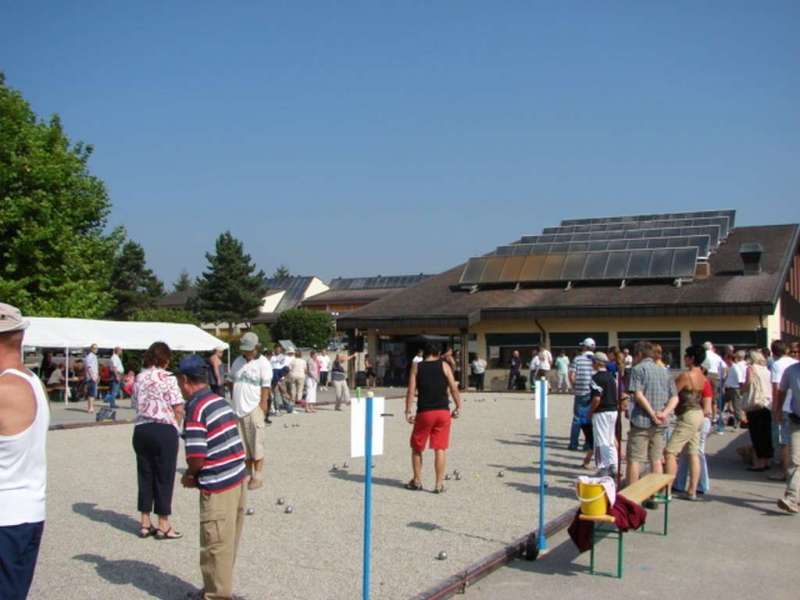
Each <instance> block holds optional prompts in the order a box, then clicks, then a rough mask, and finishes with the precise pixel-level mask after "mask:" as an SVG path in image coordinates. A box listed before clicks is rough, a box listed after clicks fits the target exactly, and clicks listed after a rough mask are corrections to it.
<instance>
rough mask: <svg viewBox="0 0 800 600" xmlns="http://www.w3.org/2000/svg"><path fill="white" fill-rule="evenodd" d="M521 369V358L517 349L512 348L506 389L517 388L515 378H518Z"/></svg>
mask: <svg viewBox="0 0 800 600" xmlns="http://www.w3.org/2000/svg"><path fill="white" fill-rule="evenodd" d="M521 371H522V359H521V358H520V356H519V350H514V351H513V352H512V353H511V363H510V365H509V368H508V386H507V387H506V389H508V390H509V391H510V390H514V389H516V388H517V380H518V379H519V376H520V372H521Z"/></svg>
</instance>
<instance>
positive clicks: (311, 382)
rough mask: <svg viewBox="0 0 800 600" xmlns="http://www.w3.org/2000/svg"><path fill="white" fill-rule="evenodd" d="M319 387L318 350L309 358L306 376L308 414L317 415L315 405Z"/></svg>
mask: <svg viewBox="0 0 800 600" xmlns="http://www.w3.org/2000/svg"><path fill="white" fill-rule="evenodd" d="M318 385H319V358H318V357H317V352H316V350H312V351H311V354H309V357H308V371H307V375H306V412H307V413H315V412H317V410H316V409H315V408H314V405H315V404H316V403H317V386H318Z"/></svg>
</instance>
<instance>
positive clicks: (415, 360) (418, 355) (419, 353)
mask: <svg viewBox="0 0 800 600" xmlns="http://www.w3.org/2000/svg"><path fill="white" fill-rule="evenodd" d="M423 354H424V351H423V350H422V348H420V349H419V350H417V353H416V354H415V355H414V358H413V359H411V364H412V365H416V364H418V363H421V362H422V361H423V360H425V357H424V356H423Z"/></svg>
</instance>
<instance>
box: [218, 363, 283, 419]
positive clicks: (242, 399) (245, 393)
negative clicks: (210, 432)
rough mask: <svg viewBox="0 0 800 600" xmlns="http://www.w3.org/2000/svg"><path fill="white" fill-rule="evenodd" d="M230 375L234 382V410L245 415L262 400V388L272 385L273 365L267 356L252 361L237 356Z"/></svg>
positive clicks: (240, 414)
mask: <svg viewBox="0 0 800 600" xmlns="http://www.w3.org/2000/svg"><path fill="white" fill-rule="evenodd" d="M228 377H229V379H230V380H231V381H232V382H233V411H234V412H235V413H236V416H238V417H245V416H247V415H249V414H250V413H251V412H253V411H254V410H255V409H256V406H258V403H259V402H261V388H268V387H271V386H272V367H271V366H270V364H269V361H268V360H267V358H266V357H265V356H259V357H258V358H254V359H253V360H251V361H248V360H247V359H245V357H244V356H237V357H236V360H235V361H233V364H232V365H231V372H230V375H229V376H228Z"/></svg>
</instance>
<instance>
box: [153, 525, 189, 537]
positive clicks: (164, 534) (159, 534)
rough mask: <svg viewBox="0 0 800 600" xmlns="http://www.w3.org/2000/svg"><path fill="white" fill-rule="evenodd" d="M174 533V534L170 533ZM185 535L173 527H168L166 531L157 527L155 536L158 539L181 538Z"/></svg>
mask: <svg viewBox="0 0 800 600" xmlns="http://www.w3.org/2000/svg"><path fill="white" fill-rule="evenodd" d="M170 534H172V535H170ZM182 537H183V534H182V533H178V532H177V531H175V530H174V529H173V528H172V527H170V528H169V529H167V530H166V531H161V530H160V529H156V532H155V538H156V539H157V540H179V539H181V538H182Z"/></svg>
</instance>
